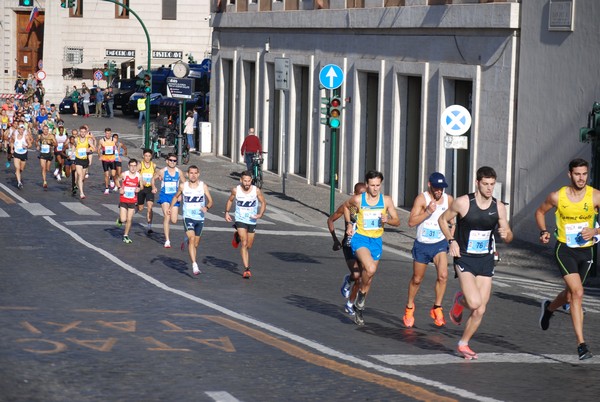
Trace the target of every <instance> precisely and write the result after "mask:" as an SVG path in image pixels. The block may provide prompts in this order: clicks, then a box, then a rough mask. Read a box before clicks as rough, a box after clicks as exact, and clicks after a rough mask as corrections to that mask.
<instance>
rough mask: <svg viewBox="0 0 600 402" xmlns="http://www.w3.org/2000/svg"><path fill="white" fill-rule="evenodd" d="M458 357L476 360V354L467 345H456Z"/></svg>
mask: <svg viewBox="0 0 600 402" xmlns="http://www.w3.org/2000/svg"><path fill="white" fill-rule="evenodd" d="M456 351H457V352H458V354H459V356H461V357H464V359H465V360H471V359H477V357H478V356H477V353H475V352H473V351H472V350H471V348H470V347H469V345H462V346H461V345H458V348H457V349H456Z"/></svg>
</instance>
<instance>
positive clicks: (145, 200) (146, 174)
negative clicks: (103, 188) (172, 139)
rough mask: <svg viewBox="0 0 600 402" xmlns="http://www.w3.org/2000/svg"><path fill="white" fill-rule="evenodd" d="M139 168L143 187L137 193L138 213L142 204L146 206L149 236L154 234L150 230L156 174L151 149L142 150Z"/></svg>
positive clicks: (142, 207) (142, 208)
mask: <svg viewBox="0 0 600 402" xmlns="http://www.w3.org/2000/svg"><path fill="white" fill-rule="evenodd" d="M139 168H140V169H139V172H140V174H141V176H142V183H143V186H142V189H141V190H140V192H139V193H138V200H137V204H138V211H139V212H142V211H143V210H144V204H146V210H147V212H146V221H147V222H148V226H147V231H148V232H147V233H148V234H149V235H150V234H152V233H154V231H153V230H152V218H153V216H154V212H153V211H152V207H153V206H154V194H155V193H156V191H155V190H152V178H153V177H154V173H155V172H156V165H155V164H154V162H153V161H152V150H151V149H144V156H143V159H142V163H141V164H140V166H139Z"/></svg>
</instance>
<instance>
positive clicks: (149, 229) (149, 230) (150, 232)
mask: <svg viewBox="0 0 600 402" xmlns="http://www.w3.org/2000/svg"><path fill="white" fill-rule="evenodd" d="M146 233H148V234H149V235H151V234H152V233H154V230H152V228H148V231H147V232H146Z"/></svg>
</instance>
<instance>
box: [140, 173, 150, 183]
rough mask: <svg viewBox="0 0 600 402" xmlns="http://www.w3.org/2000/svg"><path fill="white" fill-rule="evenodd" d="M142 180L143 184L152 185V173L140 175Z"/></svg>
mask: <svg viewBox="0 0 600 402" xmlns="http://www.w3.org/2000/svg"><path fill="white" fill-rule="evenodd" d="M142 180H143V181H144V183H145V184H151V183H152V173H142Z"/></svg>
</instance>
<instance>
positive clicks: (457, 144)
mask: <svg viewBox="0 0 600 402" xmlns="http://www.w3.org/2000/svg"><path fill="white" fill-rule="evenodd" d="M444 146H445V148H446V149H469V137H467V136H466V135H447V136H446V138H444Z"/></svg>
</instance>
